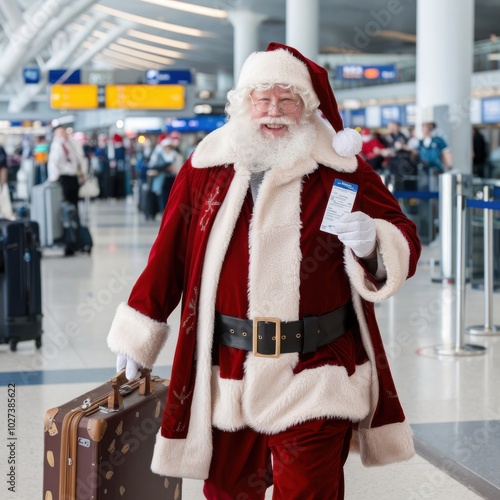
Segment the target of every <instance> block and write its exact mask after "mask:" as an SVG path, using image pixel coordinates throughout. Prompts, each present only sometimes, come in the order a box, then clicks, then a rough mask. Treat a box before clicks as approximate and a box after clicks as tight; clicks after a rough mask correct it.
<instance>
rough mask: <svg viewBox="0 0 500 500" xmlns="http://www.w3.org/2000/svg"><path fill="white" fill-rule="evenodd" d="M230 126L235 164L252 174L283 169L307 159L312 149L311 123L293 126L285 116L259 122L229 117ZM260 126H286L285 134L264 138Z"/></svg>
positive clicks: (294, 124)
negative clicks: (241, 165)
mask: <svg viewBox="0 0 500 500" xmlns="http://www.w3.org/2000/svg"><path fill="white" fill-rule="evenodd" d="M231 122H233V123H232V125H233V126H234V128H233V137H232V139H231V142H232V144H233V147H234V149H235V151H236V153H237V156H238V160H239V162H241V164H243V165H246V166H248V168H249V170H251V171H252V172H262V171H265V170H270V169H272V168H284V169H286V167H287V166H289V165H292V164H294V163H296V162H297V161H298V160H300V159H301V158H304V159H305V158H307V157H309V156H310V153H311V150H312V148H313V145H314V137H315V127H314V124H313V122H312V120H310V119H302V121H301V122H299V124H296V123H295V122H294V121H293V120H291V119H290V118H287V117H286V116H284V117H279V118H269V117H265V118H260V119H258V120H253V119H252V118H250V117H249V116H244V117H239V116H238V117H232V118H231ZM263 123H266V124H270V123H273V124H283V125H288V134H287V135H286V136H284V137H270V136H267V135H264V134H262V132H261V131H260V125H261V124H263Z"/></svg>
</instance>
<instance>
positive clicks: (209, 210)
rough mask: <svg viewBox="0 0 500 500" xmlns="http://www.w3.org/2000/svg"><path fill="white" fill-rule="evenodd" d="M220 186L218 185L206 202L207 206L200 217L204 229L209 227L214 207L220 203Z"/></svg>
mask: <svg viewBox="0 0 500 500" xmlns="http://www.w3.org/2000/svg"><path fill="white" fill-rule="evenodd" d="M219 192H220V186H217V189H216V190H215V193H212V194H211V195H210V196H209V197H208V200H207V201H206V202H205V205H206V208H205V213H204V214H203V217H202V218H201V219H200V227H201V230H202V231H205V230H206V229H207V224H208V221H209V220H210V217H211V215H212V214H213V213H214V212H215V210H214V207H216V206H218V205H220V201H216V198H217V196H219Z"/></svg>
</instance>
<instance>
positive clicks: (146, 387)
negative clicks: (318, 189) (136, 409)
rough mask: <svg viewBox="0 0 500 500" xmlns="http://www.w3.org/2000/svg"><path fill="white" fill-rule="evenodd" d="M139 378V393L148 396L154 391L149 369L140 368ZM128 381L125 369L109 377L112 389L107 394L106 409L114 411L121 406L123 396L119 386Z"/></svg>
mask: <svg viewBox="0 0 500 500" xmlns="http://www.w3.org/2000/svg"><path fill="white" fill-rule="evenodd" d="M140 371H141V379H140V382H139V395H140V396H149V395H150V394H151V393H152V392H153V391H154V382H153V381H152V380H151V370H150V369H149V368H142V369H141V370H140ZM127 382H128V379H127V377H126V376H125V370H124V369H123V370H121V371H119V372H118V373H117V374H116V375H115V376H114V377H113V378H112V379H111V387H112V388H113V391H112V392H111V393H110V394H109V396H108V409H109V410H111V411H116V410H118V409H120V408H121V407H122V406H123V397H122V395H121V394H120V387H121V386H123V385H124V384H126V383H127Z"/></svg>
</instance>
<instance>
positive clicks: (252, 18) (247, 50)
mask: <svg viewBox="0 0 500 500" xmlns="http://www.w3.org/2000/svg"><path fill="white" fill-rule="evenodd" d="M227 18H228V19H229V21H230V22H231V24H232V25H233V27H234V69H233V74H234V81H235V82H237V81H238V77H239V75H240V70H241V67H242V66H243V63H244V62H245V59H246V58H247V57H248V56H249V55H250V54H251V53H252V52H255V51H257V50H259V37H258V34H259V25H260V23H261V22H262V21H264V20H265V19H266V18H267V16H265V15H263V14H258V13H256V12H250V11H249V10H230V11H228V13H227Z"/></svg>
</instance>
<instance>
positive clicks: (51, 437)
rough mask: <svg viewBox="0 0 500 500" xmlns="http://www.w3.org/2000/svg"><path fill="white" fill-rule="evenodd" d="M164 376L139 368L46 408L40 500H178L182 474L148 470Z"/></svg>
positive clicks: (165, 383)
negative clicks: (129, 376) (130, 376)
mask: <svg viewBox="0 0 500 500" xmlns="http://www.w3.org/2000/svg"><path fill="white" fill-rule="evenodd" d="M167 389H168V381H167V380H165V379H161V378H159V377H151V375H150V373H149V371H146V370H145V371H144V372H143V374H142V377H141V379H140V380H134V381H132V382H126V378H125V376H124V374H123V372H120V373H119V374H118V375H117V376H116V377H114V378H113V379H112V380H111V381H109V382H107V383H105V384H103V385H101V386H100V387H97V388H96V389H95V390H93V391H90V392H87V393H85V394H83V395H82V396H80V397H78V398H75V399H74V400H72V401H70V402H69V403H66V404H64V405H62V406H60V407H57V408H53V409H51V410H48V411H47V412H46V414H45V422H44V430H45V453H44V475H43V491H44V500H90V499H92V500H112V499H119V500H122V499H129V500H142V499H144V500H146V499H147V500H156V499H158V500H160V499H161V500H180V499H181V497H182V490H181V488H182V480H181V479H178V478H170V477H161V476H159V475H157V474H154V473H153V472H151V469H150V463H151V458H152V456H153V446H154V443H155V439H156V434H157V432H158V429H159V428H160V425H161V416H162V413H163V407H164V404H165V398H166V393H167Z"/></svg>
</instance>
